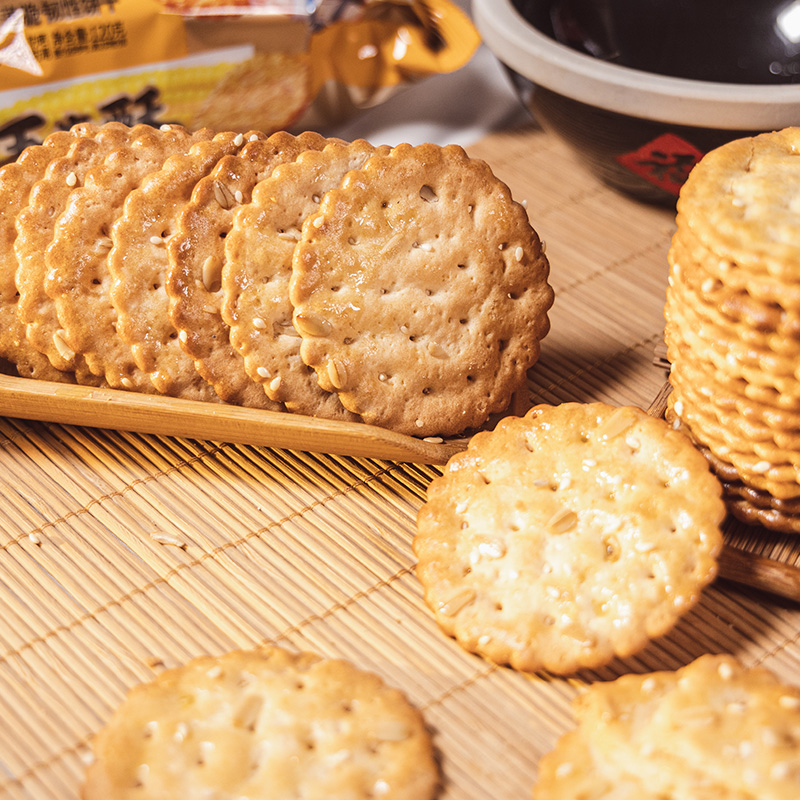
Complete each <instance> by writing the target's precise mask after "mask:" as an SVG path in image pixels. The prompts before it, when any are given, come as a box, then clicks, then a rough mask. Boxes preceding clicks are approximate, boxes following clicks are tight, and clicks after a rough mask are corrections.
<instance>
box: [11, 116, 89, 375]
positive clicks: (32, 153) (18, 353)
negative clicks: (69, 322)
mask: <svg viewBox="0 0 800 800" xmlns="http://www.w3.org/2000/svg"><path fill="white" fill-rule="evenodd" d="M77 130H80V128H78V129H75V130H73V131H57V132H55V133H52V134H50V136H48V137H47V138H46V139H45V140H44V142H42V144H41V145H33V146H31V147H26V148H25V150H23V152H22V153H21V154H20V156H19V157H18V158H17V159H16V161H12V162H11V163H9V164H5V165H4V166H3V167H2V168H0V198H2V202H0V265H2V267H0V269H2V272H1V273H0V358H5V359H7V360H9V361H11V362H12V363H13V364H14V366H15V367H16V369H17V372H18V373H19V374H20V375H21V376H23V377H25V378H39V379H43V380H52V381H69V380H71V379H72V376H71V375H70V373H68V372H64V371H62V370H58V369H55V368H54V367H53V365H52V364H51V363H50V361H49V359H48V358H46V357H45V356H44V355H43V354H42V353H41V352H40V351H39V350H37V349H36V348H35V347H33V345H31V344H30V342H28V340H27V337H26V333H25V326H24V325H23V323H22V322H21V321H20V319H19V316H18V313H17V312H18V309H17V306H18V304H19V292H18V291H17V284H16V272H17V256H16V253H15V252H14V240H15V239H16V237H17V227H16V220H17V215H18V214H19V213H20V212H21V211H22V209H24V208H25V206H26V205H27V203H28V197H29V196H30V192H31V188H32V187H33V185H34V184H35V183H36V182H37V181H39V180H41V179H42V178H43V177H44V174H45V171H46V169H47V167H48V166H49V165H50V163H51V162H52V161H53V160H54V159H56V158H62V157H63V156H65V155H66V154H67V153H68V152H69V148H70V147H71V146H72V144H73V143H74V141H75V137H76V134H77Z"/></svg>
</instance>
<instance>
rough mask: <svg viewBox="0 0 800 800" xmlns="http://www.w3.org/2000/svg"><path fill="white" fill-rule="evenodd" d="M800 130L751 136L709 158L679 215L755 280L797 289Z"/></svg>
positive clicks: (689, 185) (691, 182) (690, 182)
mask: <svg viewBox="0 0 800 800" xmlns="http://www.w3.org/2000/svg"><path fill="white" fill-rule="evenodd" d="M798 185H800V128H797V127H794V128H791V127H790V128H785V129H783V130H780V131H774V132H771V133H764V134H760V135H758V136H754V137H745V138H741V139H737V140H735V141H732V142H729V143H727V144H725V145H722V146H721V147H719V148H717V149H716V150H713V151H712V152H710V153H707V154H706V155H705V156H704V157H703V159H702V160H701V161H700V162H699V163H698V164H696V165H695V167H694V169H693V170H692V172H691V173H690V175H689V178H688V179H687V181H686V183H685V184H684V185H683V187H682V189H681V195H680V198H679V199H678V211H679V213H680V214H681V215H682V216H683V217H684V218H685V221H686V225H688V226H689V227H690V228H691V230H692V232H693V234H694V235H695V236H696V237H697V238H698V239H699V241H700V242H702V243H703V244H704V245H705V246H706V247H707V248H708V249H709V250H711V251H712V252H714V253H716V254H718V255H720V256H722V257H724V258H727V259H730V260H731V261H732V262H734V263H735V264H736V265H737V266H738V267H739V268H741V269H743V270H745V271H746V272H747V273H752V274H753V275H755V276H758V277H759V278H760V277H764V276H767V277H769V278H771V279H776V280H778V281H779V282H784V283H787V284H790V285H795V286H796V285H797V278H798V264H800V243H798V239H797V234H796V229H797V219H796V218H797V210H796V199H795V195H796V187H797V186H798Z"/></svg>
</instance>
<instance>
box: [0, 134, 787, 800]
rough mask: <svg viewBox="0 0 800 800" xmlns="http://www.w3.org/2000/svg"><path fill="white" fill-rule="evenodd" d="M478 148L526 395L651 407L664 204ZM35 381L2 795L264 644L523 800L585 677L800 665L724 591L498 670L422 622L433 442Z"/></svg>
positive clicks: (447, 790) (11, 609) (456, 796)
mask: <svg viewBox="0 0 800 800" xmlns="http://www.w3.org/2000/svg"><path fill="white" fill-rule="evenodd" d="M471 152H472V154H473V155H475V156H477V157H480V158H484V159H485V160H487V161H488V162H489V163H490V165H491V166H492V167H493V169H494V170H495V172H496V173H497V174H498V175H499V177H501V178H502V179H503V180H505V181H506V182H507V183H508V184H509V185H510V187H511V189H512V192H513V194H514V196H515V197H516V198H517V199H519V200H523V199H524V200H527V208H528V212H529V214H530V217H531V220H532V222H533V224H534V226H535V227H536V229H537V231H538V232H539V233H540V235H541V236H542V238H543V239H545V241H546V242H547V253H548V256H549V257H550V260H551V265H552V274H551V283H552V285H553V286H554V288H555V291H556V303H555V305H554V307H553V310H552V313H551V322H552V328H551V332H550V334H549V336H548V337H547V339H546V340H545V341H544V344H543V348H542V356H541V360H540V362H539V363H538V364H537V365H536V367H535V368H534V369H533V370H532V372H531V376H530V398H523V402H546V403H558V402H562V401H592V400H604V401H607V402H611V403H618V404H622V403H630V404H635V405H638V406H640V407H642V408H647V407H649V406H650V404H651V402H652V401H653V399H654V398H655V397H657V396H658V394H659V391H660V390H661V388H662V385H663V383H664V380H665V372H664V370H663V368H662V367H661V366H659V365H657V364H655V363H654V354H655V352H656V349H657V347H658V345H659V343H660V342H661V338H662V328H663V316H662V314H663V305H664V299H665V291H666V282H667V262H666V253H667V248H668V246H669V241H670V237H671V235H672V232H673V228H674V214H673V213H671V212H669V211H667V210H663V209H657V208H652V207H648V206H643V205H640V204H637V203H635V202H633V201H630V200H627V199H625V198H623V197H620V196H619V195H616V194H614V193H612V192H611V191H610V190H608V189H606V188H605V187H603V186H601V185H599V184H598V183H596V182H595V181H594V180H593V179H592V178H590V177H588V176H587V174H586V173H585V172H584V171H583V169H582V168H581V167H580V166H579V165H577V164H576V163H575V162H574V161H573V159H572V157H571V156H570V155H569V154H568V153H567V151H566V150H565V149H564V148H563V147H562V146H561V145H560V144H559V143H558V142H557V141H556V140H555V139H553V138H552V137H550V136H549V135H547V134H545V133H543V132H542V131H540V130H539V129H537V128H535V127H531V128H526V129H522V130H516V131H510V132H505V133H501V134H496V135H493V136H491V137H489V138H488V139H486V140H484V141H483V142H480V143H479V144H477V145H475V146H474V147H472V148H471ZM30 391H31V390H30V389H29V387H28V386H27V384H26V385H24V386H22V387H21V386H20V384H19V382H16V383H15V382H14V381H13V380H9V381H5V380H0V413H4V414H6V415H7V416H6V417H5V418H2V419H0V507H2V510H3V523H2V525H0V609H2V613H0V719H2V720H3V724H2V725H0V797H2V798H9V800H77V798H78V797H79V790H80V783H81V779H82V775H83V773H84V770H85V765H86V762H87V757H88V753H89V745H90V742H91V738H92V735H93V734H94V733H95V732H96V731H97V730H98V729H99V728H100V727H101V726H102V725H103V723H104V722H105V720H106V719H107V718H108V717H109V715H110V714H111V712H112V711H113V709H114V708H115V707H116V706H117V705H118V703H119V702H120V701H121V700H122V698H123V696H124V694H125V692H126V691H127V690H128V689H129V688H130V687H131V686H133V685H134V684H136V683H138V682H139V681H143V680H147V679H149V678H151V677H152V676H154V675H155V674H157V673H158V672H159V671H161V670H163V669H164V668H167V667H172V666H176V665H178V664H181V663H183V662H185V661H186V660H187V659H189V658H191V657H193V656H195V655H199V654H202V653H212V654H213V653H222V652H225V651H227V650H230V649H233V648H239V647H252V646H256V645H259V644H262V643H266V642H277V643H282V644H285V645H286V646H289V647H292V648H306V649H312V650H315V651H317V652H320V653H322V654H323V655H328V656H337V657H344V658H347V659H349V660H351V661H353V662H354V663H355V664H357V665H358V666H360V667H362V668H366V669H372V670H374V671H376V672H378V673H380V674H381V675H382V676H383V677H384V679H385V680H386V681H387V682H389V683H391V684H394V685H396V686H399V687H400V688H402V689H403V690H404V691H405V692H406V693H407V694H408V696H409V698H410V699H411V700H412V702H414V703H415V704H416V705H418V706H419V707H420V708H421V709H422V711H423V713H424V714H425V717H426V720H427V721H428V723H429V724H430V727H431V729H432V730H433V731H434V738H435V743H436V747H437V751H438V753H439V755H440V757H441V764H442V770H443V775H444V786H443V789H442V792H441V795H440V798H441V800H485V798H486V797H506V798H525V797H529V796H530V792H531V788H532V786H533V784H534V781H535V778H536V769H537V763H538V760H539V758H540V756H541V755H542V754H543V753H544V752H546V751H547V750H549V749H550V748H551V747H552V746H553V744H554V742H555V741H556V739H557V738H558V737H559V736H560V735H561V734H562V733H564V732H565V731H566V730H567V729H568V728H569V727H570V725H571V716H570V711H569V703H570V701H571V699H572V698H573V697H574V696H575V695H576V694H577V693H578V692H580V691H581V689H582V687H584V686H585V685H586V684H587V683H588V682H590V681H593V680H608V679H611V678H613V677H615V676H617V675H620V674H623V673H625V672H628V671H644V670H650V669H661V668H675V667H678V666H681V665H682V664H685V663H687V662H688V661H689V660H691V659H693V658H695V657H696V656H698V655H700V654H701V653H704V652H723V651H726V652H733V653H735V654H736V655H738V656H739V657H740V658H742V659H743V660H744V661H745V662H746V663H748V664H764V665H766V666H768V667H769V668H771V669H773V670H774V671H775V672H776V673H777V674H778V675H779V676H780V677H781V678H783V679H785V680H789V681H795V682H796V681H797V679H798V675H800V645H799V644H798V640H800V606H798V605H797V604H795V603H792V602H789V601H787V600H781V599H778V598H776V597H774V596H772V595H770V594H767V593H765V592H761V591H757V590H753V589H750V588H746V587H744V586H742V585H741V584H738V583H734V582H731V581H729V580H719V581H717V582H716V583H715V584H714V585H713V586H712V587H710V588H709V589H708V590H707V591H706V592H705V594H704V596H703V598H702V600H701V602H700V604H699V605H698V606H697V607H696V608H695V609H693V611H692V612H691V613H690V614H688V615H687V616H686V618H684V619H683V620H682V621H681V622H680V623H679V624H678V626H677V627H676V628H675V630H674V631H673V632H671V633H670V634H669V635H668V636H665V637H663V638H662V639H660V640H658V641H655V642H653V643H652V644H651V645H650V646H649V647H647V648H646V649H645V650H644V651H643V652H642V653H640V654H639V655H637V656H636V657H633V658H629V659H625V660H618V661H615V662H613V663H612V664H611V665H609V666H608V667H605V668H603V669H601V670H597V671H596V672H586V673H581V674H579V675H577V676H574V677H572V678H569V679H560V678H554V677H552V676H548V675H528V676H526V675H522V674H519V673H515V672H513V671H511V670H509V669H506V668H503V667H498V666H496V665H493V664H490V663H488V662H486V661H484V660H482V659H480V658H478V657H475V656H472V655H469V654H467V653H465V652H463V651H462V650H461V649H460V648H459V647H458V646H457V645H456V644H455V643H454V642H453V641H452V640H450V639H448V638H447V637H445V636H444V635H443V634H442V633H441V632H440V631H439V629H438V628H437V627H436V625H435V623H434V622H433V619H432V616H431V615H430V614H429V613H428V612H427V610H426V608H425V606H424V603H423V600H422V593H421V589H420V586H419V585H418V582H417V580H416V577H415V575H414V558H413V553H412V550H411V540H412V537H413V534H414V523H415V517H416V513H417V511H418V509H419V507H420V505H421V504H422V502H423V501H424V497H425V490H426V487H427V485H428V483H429V482H430V480H431V479H432V478H433V477H434V476H435V475H437V474H438V473H439V469H440V468H439V467H437V466H436V463H437V462H438V463H442V462H443V460H444V458H446V457H447V456H448V455H449V454H450V452H452V450H447V446H439V445H435V444H429V443H423V445H419V444H413V443H409V442H407V441H405V440H401V439H398V438H396V437H395V438H393V437H387V436H384V435H382V434H380V433H375V432H369V433H368V435H367V434H365V433H364V432H363V431H359V432H357V433H354V432H353V431H348V430H346V429H345V428H342V427H337V426H332V428H331V429H328V428H327V427H326V426H323V427H322V428H317V429H314V430H312V431H311V433H308V431H309V430H311V429H309V428H308V427H306V428H302V424H301V423H302V421H300V422H298V421H297V420H289V421H287V420H286V419H281V420H278V421H276V420H274V419H269V420H268V421H267V423H264V421H263V420H262V421H261V422H259V420H258V418H257V415H254V414H251V413H248V412H246V411H245V410H236V409H234V410H233V411H232V413H231V416H230V417H225V416H224V415H223V416H220V414H221V412H219V411H218V410H217V411H216V412H214V413H211V412H209V411H205V412H204V413H201V414H200V415H199V416H196V417H195V416H193V415H194V413H195V412H194V411H193V410H190V409H187V408H186V407H184V406H182V405H181V404H180V403H178V404H176V405H175V406H174V408H171V409H170V411H169V413H165V414H162V416H161V417H160V418H159V417H158V413H157V411H158V408H159V407H158V406H157V405H155V404H154V401H158V398H137V399H136V400H135V401H133V402H134V405H133V406H130V407H125V408H123V406H125V404H124V403H120V401H119V398H118V397H117V395H118V394H119V393H112V395H111V397H110V398H109V397H108V396H106V395H104V394H103V393H102V392H101V393H97V394H95V396H94V397H93V398H92V397H89V396H87V395H88V394H90V393H87V392H85V391H78V390H76V388H75V387H71V388H64V387H56V388H53V387H52V386H51V387H48V389H47V391H42V392H38V391H35V392H33V394H34V395H35V396H34V397H31V395H30ZM95 391H96V390H95ZM126 402H127V401H126ZM104 406H105V410H103V409H104ZM121 408H122V411H121V410H120V409H121ZM227 411H229V410H226V412H227ZM240 411H241V412H242V413H239V412H240ZM123 412H124V413H123ZM187 413H188V417H182V416H181V415H182V414H187ZM87 414H89V415H91V416H87ZM279 416H283V417H286V416H287V415H279ZM40 419H44V420H45V421H39V420H40ZM91 425H96V426H99V427H90V426H91ZM286 425H288V426H289V427H283V426H286ZM296 426H300V427H296ZM301 428H302V430H301ZM298 432H299V433H300V434H302V435H303V436H305V438H298V435H299V433H298ZM298 442H301V443H302V444H301V446H300V447H298V446H297V443H298ZM461 446H463V444H461V443H456V444H455V445H454V446H453V447H454V449H457V448H459V447H461ZM292 448H295V449H292ZM443 448H444V449H443ZM728 539H729V542H730V543H731V544H733V545H736V546H737V547H738V548H740V549H742V550H745V551H747V552H749V553H753V554H758V555H760V556H763V557H765V558H769V559H772V560H774V561H776V562H778V563H780V564H788V565H796V564H797V563H798V561H799V560H800V540H798V539H797V538H792V537H786V536H779V535H776V534H769V533H767V532H766V531H763V530H761V529H757V528H748V527H746V526H741V525H737V526H733V525H732V526H731V527H730V529H729V531H728Z"/></svg>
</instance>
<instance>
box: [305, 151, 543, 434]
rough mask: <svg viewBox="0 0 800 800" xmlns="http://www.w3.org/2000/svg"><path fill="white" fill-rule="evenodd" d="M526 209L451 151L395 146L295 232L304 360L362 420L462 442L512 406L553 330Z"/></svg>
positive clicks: (481, 166) (486, 172)
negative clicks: (459, 438)
mask: <svg viewBox="0 0 800 800" xmlns="http://www.w3.org/2000/svg"><path fill="white" fill-rule="evenodd" d="M548 273H549V265H548V262H547V258H546V257H545V255H544V252H543V250H542V246H541V242H540V241H539V237H538V236H537V234H536V232H535V231H534V230H533V228H532V227H531V225H530V223H529V221H528V217H527V214H526V212H525V209H524V208H523V207H522V206H521V205H519V204H518V203H516V202H514V201H513V200H512V198H511V194H510V192H509V190H508V187H507V186H506V185H505V184H504V183H502V182H501V181H500V180H498V179H497V178H496V177H495V176H494V175H493V174H492V172H491V170H490V169H489V167H488V165H487V164H486V163H484V162H483V161H479V160H477V159H470V158H469V157H468V156H467V154H466V153H465V152H464V150H463V149H462V148H460V147H458V146H456V145H448V146H446V147H439V146H436V145H432V144H426V145H420V146H416V147H413V146H411V145H400V146H398V147H395V148H393V149H392V151H391V152H390V153H388V154H380V155H375V156H373V157H372V158H371V159H370V160H369V161H368V162H367V163H366V164H365V166H364V167H363V168H362V169H361V170H357V171H354V172H351V173H350V174H349V175H348V176H347V177H346V178H345V179H344V181H343V183H342V185H341V187H339V188H337V189H332V190H331V191H330V192H328V193H327V194H326V195H325V197H324V198H323V201H322V203H321V205H320V210H319V212H317V213H316V214H313V215H311V216H310V217H308V219H307V220H306V222H305V223H304V225H303V236H302V239H301V240H300V242H299V243H298V244H297V246H296V248H295V253H294V262H293V276H292V281H291V287H290V291H291V295H290V296H291V301H292V303H293V305H294V306H295V314H294V324H295V327H296V328H297V330H298V331H299V332H300V334H301V336H302V339H303V341H302V345H301V355H302V358H303V360H304V361H305V362H306V363H307V364H308V365H310V366H312V367H313V368H314V369H315V370H316V371H317V375H318V379H319V383H320V385H321V386H322V388H323V389H326V390H328V391H336V392H337V393H338V395H339V398H340V400H341V401H342V404H343V405H344V406H345V407H346V408H348V409H349V410H350V411H352V412H353V413H355V414H359V415H360V416H361V417H362V418H363V419H364V421H365V422H367V423H370V424H373V425H379V426H382V427H386V428H391V429H393V430H396V431H398V432H401V433H406V434H411V435H418V436H429V435H449V434H455V433H460V432H462V431H465V430H467V429H470V428H475V427H479V426H480V425H482V424H483V423H484V422H485V421H486V420H487V418H488V417H489V415H490V414H492V413H494V412H497V411H502V410H503V409H505V408H506V406H507V405H508V403H509V402H510V399H511V397H512V395H513V394H514V392H515V391H517V390H518V389H520V388H521V387H522V386H523V385H524V384H525V381H526V372H527V370H528V368H529V367H530V366H531V365H532V364H533V363H534V362H535V361H536V360H537V358H538V356H539V341H540V340H541V339H542V338H543V337H544V336H545V334H546V333H547V331H548V329H549V320H548V316H547V311H548V310H549V308H550V306H551V305H552V302H553V291H552V289H551V288H550V286H549V284H548V283H547V278H548Z"/></svg>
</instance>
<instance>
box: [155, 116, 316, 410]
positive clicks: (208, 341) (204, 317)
mask: <svg viewBox="0 0 800 800" xmlns="http://www.w3.org/2000/svg"><path fill="white" fill-rule="evenodd" d="M329 141H330V140H329V139H325V138H324V137H322V136H320V135H319V134H316V133H311V132H308V133H302V134H300V135H299V136H292V135H290V134H288V133H285V132H283V131H281V132H279V133H276V134H273V135H272V136H270V137H269V138H267V139H263V140H259V141H254V142H249V143H248V144H247V145H246V146H245V147H244V148H243V150H242V151H241V153H240V154H238V155H229V156H225V157H224V158H222V159H221V160H220V162H219V163H218V164H217V165H216V167H215V168H214V169H213V170H212V172H211V173H210V174H209V175H207V176H205V177H204V178H202V179H201V180H200V181H198V183H197V186H196V187H195V189H194V191H193V192H192V197H191V199H190V201H189V202H188V203H187V204H186V205H185V207H184V209H183V211H182V212H181V214H180V217H179V220H178V232H177V233H176V234H175V235H174V236H173V237H172V239H171V240H170V241H169V243H168V246H167V247H168V253H169V259H170V267H169V271H168V273H167V281H166V287H167V294H168V295H169V298H170V316H171V319H172V324H173V325H174V327H175V329H176V330H177V331H178V337H179V341H180V342H181V345H182V346H183V348H184V350H185V351H186V352H187V353H188V354H189V355H190V356H191V357H192V358H193V359H194V360H195V365H196V367H197V369H198V371H199V372H200V374H201V375H202V376H203V378H205V379H206V380H207V381H208V382H209V383H210V384H211V385H212V386H213V387H214V389H215V390H216V392H217V394H218V395H219V396H220V397H221V398H222V399H223V400H225V401H226V402H229V403H236V404H239V405H245V406H254V407H260V408H268V409H272V410H280V409H282V408H283V406H281V405H279V404H278V403H274V402H273V401H271V400H269V398H268V397H267V395H266V393H265V392H264V389H263V387H262V386H261V384H259V383H256V382H255V381H253V380H252V379H251V378H250V376H249V375H248V374H247V371H246V370H245V368H244V363H243V361H242V358H241V356H239V354H238V352H237V351H236V350H235V349H234V347H233V346H232V345H231V343H230V329H229V327H228V325H227V324H226V323H225V321H224V320H223V319H222V315H221V305H222V300H223V295H222V280H221V279H222V267H223V265H224V263H225V241H224V240H225V237H227V235H228V234H229V233H230V231H231V228H232V227H233V214H234V211H235V209H236V208H237V207H238V206H241V205H243V204H246V203H249V202H250V198H251V194H252V191H253V187H254V186H255V185H256V184H257V183H258V182H259V181H261V180H263V179H264V178H266V177H267V176H269V175H270V174H271V172H272V170H273V169H274V168H275V167H277V166H278V165H279V164H284V163H287V162H291V161H294V160H295V159H296V158H297V156H299V155H300V153H302V152H303V151H305V150H310V149H315V150H321V149H322V148H323V147H324V146H325V145H326V144H327V143H328V142H329Z"/></svg>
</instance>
